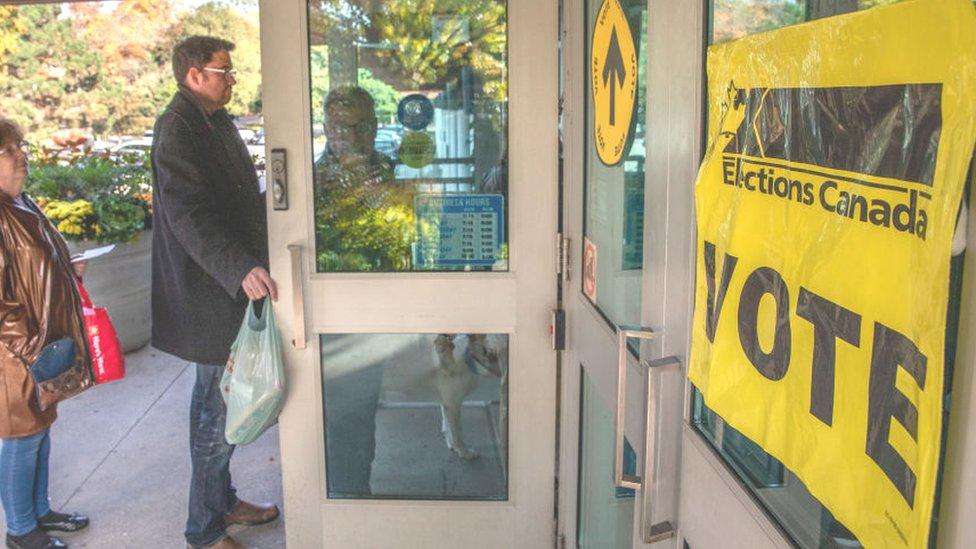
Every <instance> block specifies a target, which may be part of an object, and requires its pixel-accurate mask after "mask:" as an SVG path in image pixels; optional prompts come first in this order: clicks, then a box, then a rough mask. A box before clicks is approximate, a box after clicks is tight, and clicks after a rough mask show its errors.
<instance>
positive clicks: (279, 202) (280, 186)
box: [269, 149, 288, 210]
mask: <svg viewBox="0 0 976 549" xmlns="http://www.w3.org/2000/svg"><path fill="white" fill-rule="evenodd" d="M269 165H270V168H271V204H272V206H273V207H274V209H276V210H287V209H288V160H287V156H286V154H285V149H271V163H270V164H269Z"/></svg>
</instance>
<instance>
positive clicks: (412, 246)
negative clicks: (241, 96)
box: [308, 0, 508, 272]
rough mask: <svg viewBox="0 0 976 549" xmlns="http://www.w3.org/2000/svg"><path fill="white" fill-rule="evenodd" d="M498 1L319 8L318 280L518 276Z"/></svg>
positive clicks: (313, 4) (312, 24) (314, 101)
mask: <svg viewBox="0 0 976 549" xmlns="http://www.w3.org/2000/svg"><path fill="white" fill-rule="evenodd" d="M505 6H506V4H505V2H504V1H502V0H478V1H476V2H451V1H448V0H441V1H434V2H424V1H420V0H388V1H385V2H372V1H369V0H309V3H308V10H309V67H310V68H309V70H310V75H311V87H312V89H311V118H312V142H313V145H312V147H313V151H312V157H313V159H314V166H313V173H314V184H315V191H314V197H315V227H316V259H317V263H316V264H317V270H318V271H319V272H335V271H378V272H391V271H457V270H477V271H504V270H507V269H508V240H507V234H506V233H507V230H506V229H507V219H508V218H507V215H506V214H507V203H508V168H507V163H508V162H507V150H506V147H507V131H508V129H507V128H508V122H507V114H508V80H507V78H508V76H507V73H508V68H507V48H508V45H507V34H506V33H507V19H506V18H507V12H506V8H505Z"/></svg>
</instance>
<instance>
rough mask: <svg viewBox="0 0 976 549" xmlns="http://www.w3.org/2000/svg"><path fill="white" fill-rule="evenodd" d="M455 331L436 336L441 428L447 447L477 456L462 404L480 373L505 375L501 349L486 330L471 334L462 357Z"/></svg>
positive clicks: (435, 351)
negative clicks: (468, 442)
mask: <svg viewBox="0 0 976 549" xmlns="http://www.w3.org/2000/svg"><path fill="white" fill-rule="evenodd" d="M455 337H457V336H455V335H453V334H440V335H438V336H437V338H436V339H434V355H435V357H436V359H437V368H436V369H435V370H434V386H435V387H437V392H438V393H439V394H440V397H441V432H442V433H443V434H444V442H445V443H446V444H447V447H448V448H449V449H450V450H451V451H452V452H454V453H456V454H457V455H458V456H459V457H461V458H462V459H475V458H477V457H478V453H477V452H475V451H474V450H471V449H470V448H468V447H467V446H465V444H464V439H463V438H462V434H461V407H462V406H463V405H464V399H465V398H466V397H467V396H468V395H469V394H471V392H472V391H474V390H475V388H476V387H477V386H478V376H479V375H491V376H494V377H502V375H503V368H502V360H500V359H499V355H501V354H504V353H502V352H499V351H500V349H496V348H490V347H492V345H490V344H489V342H488V339H487V337H486V336H485V335H484V334H468V335H467V345H466V346H465V349H464V353H463V355H461V356H460V357H458V356H456V355H455V346H454V339H455Z"/></svg>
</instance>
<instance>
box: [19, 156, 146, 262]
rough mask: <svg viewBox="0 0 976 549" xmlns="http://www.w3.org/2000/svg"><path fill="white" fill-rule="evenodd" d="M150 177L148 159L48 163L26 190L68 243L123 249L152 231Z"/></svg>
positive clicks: (38, 166) (36, 167) (39, 166)
mask: <svg viewBox="0 0 976 549" xmlns="http://www.w3.org/2000/svg"><path fill="white" fill-rule="evenodd" d="M150 174H151V170H150V167H149V165H148V162H146V161H145V159H134V158H129V159H120V160H111V159H108V158H104V157H101V156H83V157H80V158H75V159H71V160H68V161H64V160H59V159H57V158H56V157H45V158H41V159H39V160H37V161H35V162H32V165H31V171H30V176H29V178H28V181H27V188H26V190H27V194H29V195H30V196H32V197H33V198H34V199H35V200H36V201H37V203H38V205H39V206H41V208H42V209H43V210H44V214H45V215H47V216H48V218H50V219H51V221H52V222H53V223H54V224H55V226H57V228H58V230H59V231H61V234H63V235H64V237H65V238H66V239H68V240H76V241H77V240H94V241H97V242H99V243H123V242H128V241H130V240H132V239H133V238H135V236H136V235H137V234H138V233H139V232H140V231H142V230H144V229H148V228H149V227H150V223H151V216H150V214H151V212H152V194H151V192H150V190H151V175H150Z"/></svg>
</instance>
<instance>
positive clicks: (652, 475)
mask: <svg viewBox="0 0 976 549" xmlns="http://www.w3.org/2000/svg"><path fill="white" fill-rule="evenodd" d="M617 337H618V339H617V415H616V421H615V426H614V427H615V432H616V438H615V441H614V460H613V481H614V485H615V486H617V487H619V488H630V489H633V490H640V492H641V538H642V540H643V542H644V543H654V542H656V541H660V540H664V539H668V538H670V537H672V536H673V535H674V533H675V522H676V521H675V520H674V517H675V511H676V506H677V486H678V482H677V478H675V477H677V475H678V461H679V460H680V456H679V455H678V453H677V452H678V450H679V448H680V444H681V439H680V433H681V421H680V420H681V395H682V390H681V388H682V384H681V378H682V373H681V362H680V361H679V360H678V359H677V357H673V356H672V357H667V358H664V359H661V360H655V361H652V362H642V364H643V365H644V366H646V367H647V369H648V371H647V403H646V404H647V408H646V415H645V418H644V421H645V423H644V467H643V471H642V475H641V476H636V475H627V474H624V472H623V465H624V417H625V414H624V412H625V410H626V395H627V393H626V383H625V382H626V378H627V340H628V339H629V338H631V337H636V338H639V339H653V338H654V337H656V334H655V333H654V332H653V331H652V330H649V329H646V328H641V329H621V330H620V332H619V333H618V334H617ZM665 473H666V474H671V475H672V478H671V479H670V484H668V483H667V480H668V479H667V478H665V475H664V474H665Z"/></svg>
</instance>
